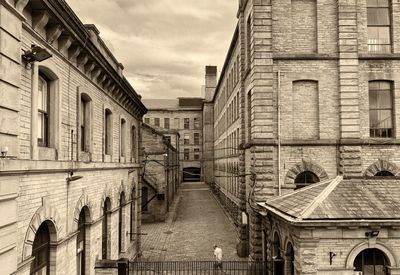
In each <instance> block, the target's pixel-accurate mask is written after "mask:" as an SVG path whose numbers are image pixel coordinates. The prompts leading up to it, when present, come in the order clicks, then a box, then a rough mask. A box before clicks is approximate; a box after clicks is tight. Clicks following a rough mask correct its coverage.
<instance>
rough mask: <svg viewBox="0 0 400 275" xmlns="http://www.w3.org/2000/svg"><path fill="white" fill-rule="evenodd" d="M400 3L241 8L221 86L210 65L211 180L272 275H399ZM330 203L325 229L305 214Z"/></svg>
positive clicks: (244, 248)
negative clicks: (390, 204)
mask: <svg viewBox="0 0 400 275" xmlns="http://www.w3.org/2000/svg"><path fill="white" fill-rule="evenodd" d="M395 2H396V1H388V0H382V1H366V0H362V1H355V0H350V1H341V0H340V1H336V0H322V1H303V0H292V1H286V0H282V1H269V0H260V1H249V0H240V1H239V10H238V13H237V16H238V24H237V28H236V30H235V32H234V34H233V38H232V42H231V45H230V47H229V50H228V53H227V57H226V60H225V63H224V66H223V68H222V72H221V75H220V77H219V79H218V82H217V83H216V85H214V83H213V81H212V78H213V77H214V75H215V73H214V71H216V70H215V69H214V68H212V67H210V66H207V68H206V83H205V84H206V85H205V86H206V91H205V93H206V100H205V102H204V108H207V111H204V113H207V114H210V116H212V121H213V129H214V132H213V137H212V139H213V143H214V145H213V149H214V150H213V151H212V152H213V156H208V157H207V159H214V162H213V164H211V163H209V165H208V168H207V169H208V170H211V169H212V170H213V174H214V179H210V178H207V179H206V181H207V182H208V183H210V184H214V183H215V188H216V190H217V194H218V196H219V197H220V201H221V202H222V204H223V205H224V206H225V207H226V208H227V209H228V212H229V213H230V215H231V217H232V219H233V220H234V222H235V225H236V228H237V232H238V240H237V243H238V253H239V255H242V256H247V255H249V256H250V259H252V260H262V259H263V260H266V261H269V262H273V264H272V265H271V267H273V268H275V269H273V268H272V269H270V271H271V273H272V274H354V272H357V273H356V274H359V273H358V272H362V274H389V272H390V274H399V268H400V263H399V261H398V259H399V257H400V254H399V251H400V250H399V244H398V237H399V234H400V233H399V227H398V226H397V225H396V224H398V223H399V222H400V215H399V214H400V213H399V212H398V211H397V210H396V211H390V207H388V205H387V200H398V199H397V195H393V196H392V195H390V193H393V194H394V193H396V192H398V190H397V188H393V182H398V183H400V180H399V179H398V178H390V177H391V176H399V172H398V171H399V167H400V161H399V160H400V151H399V149H400V148H399V138H400V134H399V133H400V131H398V128H399V127H400V123H399V122H400V116H399V112H398V110H399V107H400V106H399V105H398V102H399V98H398V97H399V96H398V95H399V89H398V87H399V85H400V75H399V74H398V71H399V69H400V61H399V54H400V44H399V38H400V21H399V18H400V9H399V5H398V4H397V3H395ZM213 86H215V87H216V88H215V89H212V87H213ZM207 88H209V89H207ZM207 90H208V91H209V94H208V96H207ZM210 93H211V94H210ZM211 110H213V112H212V113H211ZM203 119H204V121H206V122H207V123H208V124H207V125H208V127H210V126H209V123H210V121H209V120H210V119H211V118H210V119H205V118H203ZM205 125H206V124H205ZM204 127H206V126H204ZM203 136H204V137H205V140H204V146H207V147H208V148H209V146H210V139H211V137H210V136H207V135H203ZM204 150H207V151H208V150H209V149H204ZM206 174H209V173H206ZM338 176H343V177H344V180H343V182H341V183H339V184H338V185H335V184H334V183H333V182H332V180H333V179H335V178H336V177H338ZM362 177H365V178H367V179H368V180H365V181H364V180H360V178H362ZM374 177H377V178H374ZM378 177H379V178H381V177H388V178H387V179H386V180H385V179H383V178H381V180H377V179H379V178H378ZM318 182H321V184H317V183H318ZM323 182H325V183H326V184H325V185H324V184H322V183H323ZM327 182H330V183H327ZM311 184H317V185H315V186H312V185H311ZM309 185H311V186H310V187H307V186H309ZM375 187H376V188H377V189H376V190H373V189H374V188H375ZM300 188H306V189H305V190H304V192H303V191H301V189H300ZM331 188H333V189H331ZM352 188H354V194H347V193H346V192H347V191H348V192H352ZM359 188H360V189H365V190H364V191H362V190H358V189H359ZM299 189H300V190H299ZM295 190H296V191H295ZM332 190H333V191H332ZM346 190H347V191H346ZM293 191H295V192H294V193H293ZM308 192H310V193H312V194H310V193H308ZM289 193H290V195H287V194H289ZM356 194H358V195H359V196H360V197H357V195H356ZM378 194H379V195H378ZM340 195H343V202H344V203H346V204H343V205H341V203H340V202H341V199H340V198H339V197H331V196H340ZM389 197H390V199H389ZM349 201H353V203H350V202H349ZM265 202H266V203H265ZM285 203H286V204H287V205H285ZM303 203H304V205H303ZM319 203H320V204H321V205H324V206H325V207H326V209H320V210H321V211H320V212H318V213H315V215H316V216H315V217H316V218H317V220H320V223H319V224H318V223H317V222H316V221H309V220H308V219H309V217H310V216H307V215H304V216H302V215H301V213H300V212H302V210H301V207H303V206H304V207H305V208H303V210H304V211H305V212H307V211H308V210H310V211H311V209H314V207H316V205H317V204H319ZM347 203H348V204H347ZM396 203H397V202H396ZM396 203H395V204H394V205H397V204H396ZM289 204H290V205H289ZM282 205H284V206H282ZM370 205H375V206H376V209H381V208H382V213H378V212H375V211H376V209H372V208H371V207H370ZM308 207H310V208H308ZM321 207H322V206H321ZM341 207H342V208H346V207H348V208H346V209H343V212H335V211H336V210H338V209H340V208H341ZM396 207H397V206H394V208H396ZM306 208H307V209H308V210H307V209H306ZM315 209H317V208H315ZM330 209H332V213H330V212H329V211H330ZM335 209H336V210H335ZM297 210H298V213H297V212H296V211H297ZM338 211H339V210H338ZM307 213H308V212H307ZM307 213H306V214H307ZM342 214H343V216H342ZM324 215H325V216H324ZM342 218H343V219H346V221H343V222H342ZM302 219H303V221H302ZM389 220H390V221H389ZM350 221H352V222H350ZM307 224H310V226H307ZM377 227H378V228H377ZM346 228H347V229H346ZM377 231H380V233H379V234H378V233H376V232H377ZM374 232H375V233H374ZM275 233H277V235H275ZM275 236H277V237H276V238H275ZM291 238H292V239H291ZM289 244H290V245H289ZM333 254H335V255H333ZM283 259H284V260H285V266H282V265H280V263H279V262H281V261H282V260H283ZM346 259H347V260H346ZM372 259H375V262H374V260H372ZM330 260H332V261H330ZM292 263H293V264H292ZM289 266H291V267H289ZM371 270H372V271H371ZM374 272H375V273H374ZM360 274H361V273H360Z"/></svg>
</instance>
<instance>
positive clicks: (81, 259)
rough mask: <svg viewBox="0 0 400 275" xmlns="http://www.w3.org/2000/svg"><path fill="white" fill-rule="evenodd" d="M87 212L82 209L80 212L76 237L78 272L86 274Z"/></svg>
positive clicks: (81, 274)
mask: <svg viewBox="0 0 400 275" xmlns="http://www.w3.org/2000/svg"><path fill="white" fill-rule="evenodd" d="M86 233H87V231H86V213H85V210H84V209H82V210H81V213H80V214H79V220H78V235H77V238H76V262H77V265H76V266H77V274H78V275H85V273H86V254H87V253H86V242H87V236H86Z"/></svg>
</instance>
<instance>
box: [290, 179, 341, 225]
mask: <svg viewBox="0 0 400 275" xmlns="http://www.w3.org/2000/svg"><path fill="white" fill-rule="evenodd" d="M342 180H343V176H337V177H336V178H335V179H334V180H332V182H331V183H330V184H328V186H327V187H326V188H325V189H324V190H322V192H321V193H320V194H319V195H318V196H317V197H316V198H315V199H314V200H313V201H312V202H311V203H310V204H309V205H308V206H307V207H306V208H305V209H304V210H303V211H302V212H301V213H300V215H299V217H298V218H297V219H299V220H302V219H304V218H307V217H308V216H310V215H311V213H312V212H314V210H315V209H316V208H317V207H318V206H319V205H320V203H321V202H322V201H324V200H325V199H326V198H327V197H328V196H329V195H330V194H331V193H332V191H333V190H334V189H335V188H336V186H338V184H339V183H341V182H342Z"/></svg>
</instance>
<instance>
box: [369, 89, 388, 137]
mask: <svg viewBox="0 0 400 275" xmlns="http://www.w3.org/2000/svg"><path fill="white" fill-rule="evenodd" d="M369 129H370V130H369V132H370V136H371V137H380V138H389V137H393V93H392V85H391V82H390V81H370V82H369Z"/></svg>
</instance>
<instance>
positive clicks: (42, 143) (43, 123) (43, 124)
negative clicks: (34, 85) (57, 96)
mask: <svg viewBox="0 0 400 275" xmlns="http://www.w3.org/2000/svg"><path fill="white" fill-rule="evenodd" d="M39 83H45V91H40V88H39V87H40V85H39ZM40 93H42V96H43V97H42V100H41V101H42V104H45V108H43V109H40V108H39V103H38V106H37V107H38V108H37V112H38V115H39V117H40V118H39V117H38V120H39V123H38V126H39V124H40V127H39V128H40V129H39V128H38V137H37V143H38V146H39V147H49V145H50V143H49V139H50V138H49V128H50V96H51V95H50V80H49V78H48V77H46V76H45V75H44V74H43V73H42V72H40V71H39V79H38V99H39V95H40ZM44 109H45V110H44ZM41 116H43V118H42V117H41ZM39 131H40V132H42V134H43V137H42V138H43V140H41V138H39Z"/></svg>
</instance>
